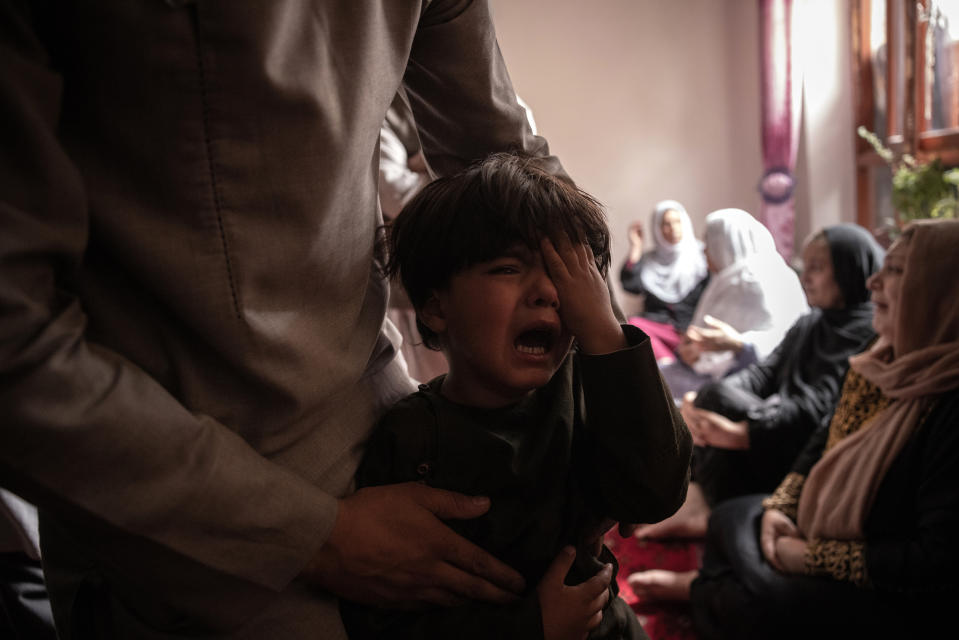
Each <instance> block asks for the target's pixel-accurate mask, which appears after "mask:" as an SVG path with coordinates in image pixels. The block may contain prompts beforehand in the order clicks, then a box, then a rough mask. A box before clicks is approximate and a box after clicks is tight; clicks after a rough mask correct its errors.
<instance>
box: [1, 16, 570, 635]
mask: <svg viewBox="0 0 959 640" xmlns="http://www.w3.org/2000/svg"><path fill="white" fill-rule="evenodd" d="M401 86H402V87H404V88H405V89H406V91H407V92H408V95H409V96H410V101H411V104H412V108H413V112H414V116H415V118H416V121H417V122H418V124H419V128H420V137H421V140H422V143H423V147H424V151H425V153H426V155H427V157H428V159H429V162H430V165H431V167H432V168H433V169H434V170H435V171H436V172H437V173H439V174H441V175H442V174H446V173H449V172H451V171H453V170H456V169H459V168H461V167H463V166H465V165H466V164H468V163H469V162H471V161H473V160H475V159H478V158H481V157H484V156H485V155H487V154H488V153H489V152H492V151H498V150H505V149H508V148H511V149H520V150H524V151H526V152H528V153H531V154H534V155H540V156H543V157H544V164H546V165H547V166H548V167H550V169H551V170H553V171H561V168H560V167H559V165H558V163H557V162H556V161H555V159H553V158H551V157H549V152H548V149H547V146H546V143H545V141H544V140H543V139H542V138H538V137H536V136H534V135H533V134H532V132H531V131H530V129H529V125H528V123H527V119H526V114H525V111H524V109H523V107H522V106H520V105H519V104H518V103H517V101H516V97H515V94H514V92H513V89H512V87H511V85H510V81H509V78H508V76H507V73H506V69H505V66H504V64H503V61H502V59H501V57H500V53H499V49H498V47H497V44H496V39H495V36H494V34H493V28H492V24H491V18H490V15H489V7H488V6H487V2H485V1H479V0H477V1H475V2H471V1H468V0H463V1H461V0H432V1H430V0H419V1H412V0H382V1H373V0H350V1H343V2H334V1H332V0H310V1H308V0H273V1H271V2H258V3H250V2H238V1H236V0H195V1H191V0H166V1H165V2H164V1H162V0H141V1H138V2H131V1H130V0H97V1H95V2H94V1H89V2H88V1H82V0H81V1H77V2H73V3H62V2H52V1H49V2H48V1H46V0H35V1H33V2H21V1H18V0H0V136H2V137H0V140H2V143H0V416H2V418H0V484H2V485H3V486H5V487H7V488H9V489H11V490H13V491H15V492H18V493H20V494H21V495H23V496H24V497H25V498H27V499H28V500H30V501H31V502H34V503H35V504H37V505H38V506H39V507H40V509H41V538H42V547H43V558H44V564H45V569H46V573H47V580H48V586H49V590H50V593H51V598H52V601H53V605H54V612H55V616H56V620H57V624H58V627H59V633H60V634H61V637H62V638H65V639H69V638H81V637H83V638H87V637H114V636H117V637H125V638H127V637H129V638H172V637H183V636H190V637H208V636H216V637H229V638H266V637H275V638H285V639H294V640H295V639H297V638H307V637H309V638H317V637H323V638H342V637H343V631H342V627H341V625H340V622H339V617H338V614H337V610H336V601H335V597H334V595H333V594H340V595H347V596H350V597H352V598H355V599H360V600H367V601H370V600H374V601H377V602H380V603H391V602H392V603H394V604H398V605H406V604H410V603H411V602H423V601H426V602H441V603H449V602H454V601H456V599H457V598H463V597H480V598H484V599H492V600H502V599H503V598H505V597H507V594H508V592H509V591H516V590H519V589H520V588H521V586H522V585H521V584H518V578H517V575H516V574H515V573H514V572H512V570H510V569H509V568H507V567H505V566H503V565H501V564H499V563H497V562H496V561H495V560H493V559H492V558H491V557H489V556H487V555H485V554H483V553H482V552H480V551H479V550H478V549H475V548H474V547H472V546H470V545H469V544H468V543H466V542H465V541H463V540H461V539H459V538H456V537H455V536H452V534H451V533H450V532H449V530H448V529H446V528H445V526H444V525H442V524H441V523H440V521H439V518H446V517H475V516H477V515H479V514H481V513H482V512H484V511H485V509H486V507H487V504H486V503H485V502H483V501H482V500H480V501H470V500H469V499H466V498H463V497H457V496H455V495H452V494H447V493H445V492H440V491H435V490H430V489H427V488H426V487H418V486H396V487H386V488H381V489H372V490H368V491H363V492H360V493H358V494H352V495H351V491H352V478H353V474H354V471H355V467H356V464H357V461H358V460H359V456H360V454H361V450H362V446H363V442H364V441H365V439H366V437H367V436H368V434H369V431H370V429H371V427H372V425H373V423H374V420H375V419H376V417H377V416H378V415H379V414H380V413H381V412H382V410H383V408H384V407H385V406H388V405H389V404H390V403H392V402H393V401H394V400H395V399H397V398H398V397H401V396H402V395H404V394H406V393H407V392H408V391H409V390H410V389H409V388H410V383H409V380H408V378H407V377H406V376H405V374H403V373H402V369H401V367H399V366H398V365H397V363H396V361H395V359H394V353H395V345H394V344H392V343H391V340H390V332H389V330H388V329H389V325H386V326H384V323H383V318H384V310H385V308H386V300H387V286H386V284H385V282H384V281H383V280H382V278H381V277H380V276H379V275H378V273H377V271H376V270H375V269H374V258H373V246H374V233H375V230H376V228H377V226H378V225H379V224H380V223H381V217H380V215H379V210H378V205H377V191H376V186H377V184H376V183H377V180H376V176H377V162H378V153H377V141H378V136H379V128H380V124H381V123H382V121H383V117H384V114H385V113H386V110H387V107H388V106H389V104H390V101H391V100H392V98H393V96H394V95H395V94H396V92H397V90H398V89H399V88H400V87H401ZM347 496H349V497H347Z"/></svg>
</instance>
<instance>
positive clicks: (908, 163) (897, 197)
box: [856, 127, 959, 224]
mask: <svg viewBox="0 0 959 640" xmlns="http://www.w3.org/2000/svg"><path fill="white" fill-rule="evenodd" d="M856 132H857V133H858V134H859V137H861V138H863V139H864V140H866V142H868V143H869V144H870V145H871V146H872V148H873V149H875V150H876V153H877V154H878V155H879V157H880V158H882V159H883V160H885V161H886V164H888V165H889V168H890V169H891V170H892V206H893V207H894V208H895V209H896V211H897V212H898V214H899V221H900V223H902V224H905V223H906V222H909V221H910V220H915V219H916V218H955V217H957V212H959V201H957V193H956V189H957V186H959V169H943V168H942V162H941V161H940V160H939V158H934V159H933V160H932V161H930V162H918V161H917V160H916V159H915V158H914V157H913V156H911V155H910V154H908V153H904V154H902V155H900V156H898V157H897V156H896V154H895V153H894V152H893V151H892V150H891V149H889V148H888V147H886V146H885V145H884V144H883V143H882V141H881V140H880V139H879V137H878V136H877V135H876V134H874V133H873V132H872V131H869V129H867V128H866V127H859V128H858V129H857V130H856Z"/></svg>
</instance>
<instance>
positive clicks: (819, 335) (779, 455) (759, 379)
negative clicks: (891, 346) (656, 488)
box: [630, 225, 883, 598]
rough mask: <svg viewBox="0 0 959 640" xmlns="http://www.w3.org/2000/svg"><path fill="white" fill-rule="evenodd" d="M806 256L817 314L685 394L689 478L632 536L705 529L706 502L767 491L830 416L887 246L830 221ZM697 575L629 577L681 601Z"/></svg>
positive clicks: (864, 336) (864, 334)
mask: <svg viewBox="0 0 959 640" xmlns="http://www.w3.org/2000/svg"><path fill="white" fill-rule="evenodd" d="M802 257H803V264H804V269H803V272H802V278H801V282H802V286H803V289H804V290H805V292H806V298H807V300H808V302H809V304H810V305H811V306H812V307H813V308H814V309H813V311H812V312H811V313H808V314H806V315H804V316H802V317H801V318H800V319H799V320H798V321H797V322H796V324H794V325H793V327H792V328H791V329H790V330H789V332H788V333H787V334H786V337H785V338H784V339H783V341H782V342H781V343H780V345H779V346H778V347H777V348H776V350H775V351H773V353H772V354H770V355H769V356H768V357H767V358H766V359H765V360H763V361H762V362H760V363H755V364H752V365H750V366H749V367H747V368H746V369H743V370H742V371H739V372H738V373H735V374H733V375H730V376H728V377H726V378H724V379H722V380H719V381H717V382H713V383H709V384H707V385H705V386H704V387H703V388H702V389H700V391H699V393H698V394H697V393H696V392H689V393H688V394H687V395H686V397H685V398H684V399H683V406H682V409H681V411H682V413H683V417H684V418H685V420H686V424H687V425H688V426H689V428H690V432H691V433H693V434H694V435H693V438H694V442H695V443H696V445H697V446H696V448H695V453H694V457H693V473H692V478H693V482H691V483H690V488H689V491H688V493H687V497H686V502H685V503H684V504H683V507H682V508H681V509H680V510H679V511H678V512H677V513H676V514H675V515H673V516H672V517H670V518H668V519H666V520H664V521H663V522H660V523H657V524H654V525H648V526H645V527H641V528H640V529H639V530H638V531H637V535H638V536H640V537H645V538H663V537H677V536H678V537H702V536H704V535H705V534H706V524H707V521H708V519H709V512H710V508H711V507H713V506H715V505H717V504H718V503H719V502H721V501H724V500H728V499H730V498H734V497H737V496H742V495H746V494H750V493H758V492H766V493H768V492H770V491H772V490H773V489H774V488H775V487H776V485H777V484H778V483H779V481H780V480H782V478H783V476H784V475H785V474H786V472H787V471H788V470H789V468H790V464H791V463H792V462H793V460H795V458H796V455H797V454H798V453H799V452H800V451H801V450H802V448H803V446H804V444H805V443H806V442H807V441H808V440H809V437H810V436H811V435H812V433H813V432H814V431H815V430H816V428H817V427H819V426H820V425H821V424H823V422H824V421H825V420H826V419H827V418H828V416H829V415H830V414H831V412H832V410H833V408H834V407H835V405H836V400H837V399H838V397H839V389H840V385H841V384H842V379H843V377H844V376H845V375H846V371H847V369H848V366H849V365H848V358H849V356H851V355H853V354H855V353H859V352H860V351H862V350H863V349H864V348H865V347H866V345H867V344H868V343H869V341H871V340H872V339H873V338H874V337H875V333H874V332H873V329H872V304H871V303H870V302H869V289H868V288H867V287H866V282H867V280H868V278H869V277H870V276H872V274H874V273H875V272H876V271H877V270H878V269H879V268H880V267H881V266H882V260H883V250H882V248H881V247H880V246H879V244H878V243H877V242H876V241H875V239H873V237H872V235H871V234H870V233H869V232H868V231H866V230H865V229H863V228H862V227H859V226H856V225H836V226H832V227H827V228H826V229H824V230H823V231H820V232H818V233H816V234H815V235H813V236H812V237H811V238H810V239H809V240H808V241H807V242H806V243H805V245H804V246H803V250H802ZM695 577H696V572H695V571H691V572H684V573H682V574H675V575H674V574H670V573H667V572H662V571H649V572H640V573H638V574H634V575H633V576H631V578H630V581H631V583H632V584H633V586H634V589H635V590H636V591H637V592H638V593H640V594H642V595H645V596H647V597H660V598H671V597H675V598H686V597H688V593H689V583H690V582H691V581H692V580H693V578H695Z"/></svg>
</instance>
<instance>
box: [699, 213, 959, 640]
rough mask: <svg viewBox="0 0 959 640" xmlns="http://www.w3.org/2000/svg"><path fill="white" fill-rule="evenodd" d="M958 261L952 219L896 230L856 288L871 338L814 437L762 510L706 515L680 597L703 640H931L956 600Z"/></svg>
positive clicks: (748, 501)
mask: <svg viewBox="0 0 959 640" xmlns="http://www.w3.org/2000/svg"><path fill="white" fill-rule="evenodd" d="M956 247H959V221H954V220H948V221H942V220H940V221H923V222H921V223H916V224H913V225H911V226H910V227H908V228H907V229H906V231H905V232H904V233H903V234H902V236H901V237H900V239H899V240H897V241H896V242H895V243H894V244H893V246H892V247H891V248H890V250H889V253H888V254H887V255H886V261H885V265H884V267H883V269H882V270H881V271H880V272H879V273H877V274H876V275H874V276H873V277H872V278H871V279H870V281H869V286H870V289H871V290H872V300H873V302H874V303H875V317H874V320H873V325H874V327H875V329H876V332H877V333H878V335H879V338H878V340H877V341H876V343H875V344H874V345H873V346H872V347H870V348H869V349H868V350H867V351H865V352H863V353H862V354H860V355H858V356H855V357H853V358H851V359H850V364H851V370H850V371H849V374H848V376H847V377H846V381H845V383H844V385H843V389H842V396H841V398H840V401H839V403H838V405H837V407H836V411H835V414H834V415H833V418H832V421H831V423H830V425H829V427H828V430H826V429H824V430H823V431H821V432H817V436H824V437H821V438H814V439H811V440H810V447H809V448H807V451H806V452H805V453H804V455H803V456H801V457H800V458H799V459H798V460H797V464H796V467H795V468H794V471H793V472H792V473H790V474H789V475H788V476H786V478H785V480H784V481H783V482H782V484H781V485H780V486H779V488H778V489H777V490H776V491H775V493H774V494H773V495H772V497H770V498H768V499H766V501H765V502H763V496H747V497H743V498H739V499H736V500H733V501H729V502H727V503H725V504H723V505H722V506H720V507H719V508H717V509H716V511H715V512H714V513H713V516H712V518H711V519H710V522H709V534H708V537H707V542H706V552H705V557H704V560H703V568H702V570H701V572H700V575H699V577H698V578H697V579H696V580H695V581H694V582H693V583H692V589H691V601H692V611H693V618H694V621H695V623H696V626H697V629H698V631H699V633H700V634H701V636H702V637H703V638H707V639H708V638H765V637H770V638H772V637H775V638H785V637H816V638H822V637H869V638H876V637H883V638H886V637H927V636H928V637H933V636H932V635H931V634H930V633H929V631H930V630H931V627H933V626H940V627H941V626H942V624H943V623H944V622H945V620H946V617H947V616H950V610H951V606H954V604H953V603H954V602H955V601H956V598H957V596H959V581H957V578H956V576H957V575H959V545H957V544H956V541H957V540H959V478H957V475H956V470H957V469H959V429H957V428H956V425H957V424H959V281H957V278H956V274H957V273H959V255H957V252H956ZM823 442H825V447H824V448H823V446H822V443H823ZM817 443H818V445H819V446H818V447H817V446H816V445H817ZM811 453H815V454H816V455H810V454H811ZM950 617H951V616H950ZM927 627H928V628H927Z"/></svg>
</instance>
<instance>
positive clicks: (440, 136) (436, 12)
mask: <svg viewBox="0 0 959 640" xmlns="http://www.w3.org/2000/svg"><path fill="white" fill-rule="evenodd" d="M404 84H405V87H406V91H407V95H408V96H409V100H410V106H411V107H412V110H413V117H414V120H415V121H416V125H417V128H418V130H419V134H420V140H421V142H422V144H423V152H424V154H425V155H426V158H427V160H428V161H429V165H430V167H431V168H432V169H433V170H434V171H436V173H437V174H438V175H447V174H450V173H453V172H456V171H458V170H460V169H463V168H465V167H466V166H467V165H469V164H470V163H472V162H473V161H475V160H480V159H482V158H485V157H486V156H487V155H489V154H490V153H494V152H498V151H517V152H523V153H526V154H529V155H532V156H540V157H542V158H543V161H542V163H541V166H542V167H543V168H544V169H546V170H547V171H550V172H551V173H554V174H557V175H560V176H563V177H564V178H565V177H566V175H565V173H564V171H563V168H562V166H561V165H560V163H559V160H558V159H557V158H556V157H554V156H550V155H549V146H548V144H547V143H546V140H545V139H544V138H542V137H539V136H536V135H534V134H533V131H532V129H531V127H530V124H529V120H528V118H527V116H526V110H525V109H524V108H523V106H522V105H521V104H520V103H519V102H518V100H517V98H516V93H515V92H514V90H513V85H512V82H511V81H510V78H509V74H508V72H507V70H506V65H505V63H504V62H503V57H502V55H501V54H500V50H499V45H498V44H497V42H496V34H495V31H494V29H493V21H492V18H491V16H490V7H489V3H488V2H487V0H434V1H433V2H431V3H430V4H429V6H428V7H427V8H426V10H425V11H424V13H423V16H422V18H421V20H420V24H419V28H418V29H417V32H416V37H415V38H414V40H413V47H412V50H411V52H410V60H409V65H408V67H407V70H406V74H405V76H404Z"/></svg>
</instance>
